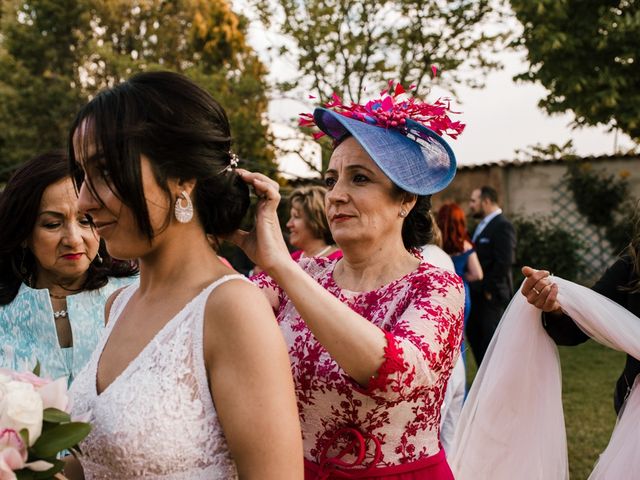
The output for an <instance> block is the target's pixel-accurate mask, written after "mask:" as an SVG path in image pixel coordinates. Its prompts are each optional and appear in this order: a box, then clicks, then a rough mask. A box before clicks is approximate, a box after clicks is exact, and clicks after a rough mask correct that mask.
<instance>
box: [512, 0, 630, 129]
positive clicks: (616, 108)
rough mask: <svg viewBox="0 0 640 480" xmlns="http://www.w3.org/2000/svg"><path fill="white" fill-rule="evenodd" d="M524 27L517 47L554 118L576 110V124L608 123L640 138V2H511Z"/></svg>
mask: <svg viewBox="0 0 640 480" xmlns="http://www.w3.org/2000/svg"><path fill="white" fill-rule="evenodd" d="M511 6H512V8H513V10H514V12H515V14H516V17H517V18H518V20H519V21H520V22H521V23H522V26H523V34H522V35H521V36H520V37H519V38H518V40H517V41H516V42H515V43H516V45H517V46H524V47H526V48H527V51H528V57H527V58H528V60H529V63H530V65H531V67H530V69H529V71H528V72H525V73H522V74H520V75H518V76H517V77H516V78H517V79H519V80H524V81H530V82H540V83H541V84H542V85H543V86H544V87H545V88H546V89H547V90H548V91H549V94H548V95H547V96H546V97H545V98H543V99H542V100H541V101H540V106H541V107H542V108H544V109H546V110H547V112H549V113H558V112H566V111H569V110H572V111H573V112H574V113H575V115H576V124H577V125H597V124H605V125H611V126H612V127H618V128H620V129H621V130H622V131H623V132H626V133H627V134H629V135H630V136H631V137H632V138H634V139H635V140H638V139H640V118H639V116H638V111H640V57H639V56H638V54H639V53H640V49H639V48H638V38H640V3H638V2H637V1H634V0H623V1H614V2H612V1H609V0H565V1H558V0H511Z"/></svg>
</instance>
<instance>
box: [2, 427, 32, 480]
mask: <svg viewBox="0 0 640 480" xmlns="http://www.w3.org/2000/svg"><path fill="white" fill-rule="evenodd" d="M26 461H27V446H26V445H25V444H24V442H23V441H22V438H21V437H20V435H18V433H17V432H16V431H15V430H12V429H10V428H5V429H3V430H0V480H15V478H16V475H15V473H13V472H14V471H15V470H19V469H21V468H24V466H25V462H26Z"/></svg>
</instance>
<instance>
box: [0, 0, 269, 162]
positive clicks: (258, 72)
mask: <svg viewBox="0 0 640 480" xmlns="http://www.w3.org/2000/svg"><path fill="white" fill-rule="evenodd" d="M3 1H5V2H6V3H3V10H2V17H1V20H0V21H1V23H0V35H1V36H0V158H1V159H3V160H2V161H4V162H5V170H9V169H11V168H13V166H15V165H17V164H19V163H20V162H22V161H25V160H26V159H28V158H29V157H30V156H32V155H33V154H35V153H37V152H39V151H41V150H43V149H47V148H51V147H54V146H64V143H65V141H66V134H67V128H68V125H69V123H70V121H71V119H72V118H73V115H74V113H75V112H76V111H77V110H78V108H79V107H80V106H81V105H82V104H83V103H84V102H86V100H87V99H88V98H90V97H91V96H92V95H95V93H96V92H97V91H99V90H101V89H102V88H105V87H108V86H112V85H114V84H116V83H117V82H120V81H122V80H124V79H126V78H128V77H129V76H131V75H132V74H133V73H136V72H139V71H144V70H149V69H168V70H173V71H178V72H182V73H184V74H186V75H188V76H190V77H191V78H193V79H195V80H196V81H197V82H198V83H199V84H200V85H201V86H203V87H204V88H206V89H207V90H209V91H210V92H211V93H212V95H213V96H214V97H215V98H216V99H217V100H218V101H219V102H220V103H221V104H222V105H223V106H224V107H225V109H226V110H227V113H228V114H229V118H230V122H231V126H232V134H233V135H234V138H235V144H234V150H235V151H236V153H238V154H239V155H240V157H241V158H242V159H243V160H245V162H244V163H243V165H244V166H246V167H249V168H253V169H257V170H260V171H262V172H265V173H268V174H274V173H275V171H276V167H275V164H274V161H273V158H274V153H273V148H272V147H271V139H270V136H269V133H268V125H267V122H266V118H265V112H266V108H267V98H266V93H265V90H266V83H265V74H266V69H265V67H264V65H263V64H262V63H261V62H260V61H259V60H258V58H257V56H256V55H255V53H254V52H253V50H252V49H251V48H250V47H249V46H248V44H247V42H246V35H245V32H246V28H247V21H246V20H245V19H244V18H243V17H239V16H237V15H236V14H235V13H234V12H233V11H232V10H231V8H230V6H229V4H228V2H227V1H226V0H173V1H165V0H133V1H131V0H29V1H26V0H3ZM1 168H2V166H1V164H0V169H1Z"/></svg>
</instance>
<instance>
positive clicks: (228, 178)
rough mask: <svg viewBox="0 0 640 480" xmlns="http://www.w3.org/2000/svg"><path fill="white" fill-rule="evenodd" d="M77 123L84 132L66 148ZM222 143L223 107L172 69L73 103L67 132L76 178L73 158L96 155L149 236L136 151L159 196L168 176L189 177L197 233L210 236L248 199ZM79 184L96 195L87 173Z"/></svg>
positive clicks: (235, 221)
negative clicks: (76, 108)
mask: <svg viewBox="0 0 640 480" xmlns="http://www.w3.org/2000/svg"><path fill="white" fill-rule="evenodd" d="M81 126H82V128H83V129H84V132H86V133H85V134H84V135H83V136H82V137H83V138H82V142H81V144H78V142H77V140H76V144H75V148H74V135H75V134H76V133H77V131H78V129H79V128H80V127H81ZM90 147H94V148H95V152H96V153H97V155H96V156H95V157H94V158H91V157H89V156H88V155H87V154H88V153H89V151H90V150H91V148H90ZM76 148H78V149H79V150H80V151H79V152H76V151H75V149H76ZM230 148H231V133H230V129H229V120H228V119H227V115H226V113H225V111H224V110H223V108H222V107H221V106H220V105H219V104H218V102H216V101H215V100H214V99H213V98H212V97H211V95H210V94H209V93H208V92H207V91H205V90H203V89H202V88H200V87H199V86H198V85H196V84H195V83H194V82H192V81H191V80H189V79H188V78H187V77H185V76H183V75H180V74H177V73H173V72H145V73H140V74H137V75H134V76H133V77H131V78H130V79H129V80H127V81H126V82H123V83H121V84H119V85H116V86H115V87H113V88H110V89H107V90H104V91H102V92H101V93H99V94H98V95H97V96H96V97H95V98H94V99H93V100H91V101H90V102H89V103H88V104H87V105H85V106H84V107H83V108H82V110H80V112H79V113H78V115H77V116H76V118H75V120H74V122H73V124H72V126H71V131H70V133H69V161H70V163H71V168H72V169H73V171H74V172H75V178H76V185H77V186H78V187H79V186H80V184H81V183H82V181H83V170H82V168H81V167H80V165H79V163H78V158H79V157H82V158H83V159H84V161H85V163H88V164H90V163H91V162H96V165H98V166H99V167H100V170H106V171H107V172H108V175H109V184H110V185H111V186H112V188H113V192H114V194H115V195H116V196H117V197H118V198H119V199H120V200H121V201H122V202H123V203H124V204H125V205H127V206H128V207H129V208H130V209H131V210H132V212H133V215H134V218H135V219H136V223H137V225H138V228H139V229H140V231H141V232H142V233H144V234H145V235H146V237H147V238H148V239H149V241H151V239H153V237H154V236H155V235H156V234H157V233H158V232H154V230H153V228H152V226H151V221H150V219H149V212H148V209H147V203H146V200H145V197H144V191H143V187H142V176H141V167H140V159H141V155H145V156H146V157H147V158H148V159H149V161H150V164H151V167H152V169H153V173H154V176H155V179H156V181H157V182H158V185H160V187H161V188H162V189H163V190H164V191H165V193H166V195H167V198H170V197H171V192H170V191H169V187H168V183H167V181H168V179H178V180H191V179H195V180H196V186H195V190H194V195H192V198H193V204H194V209H195V210H196V212H197V214H198V217H199V219H200V222H201V223H202V226H203V227H204V230H205V233H207V234H210V235H214V236H218V235H225V234H229V233H231V232H233V231H234V230H236V229H237V228H238V227H239V226H240V222H241V221H242V218H243V217H244V215H245V213H246V211H247V209H248V207H249V188H248V186H247V185H246V184H245V183H244V182H243V181H242V179H241V178H240V176H239V175H238V174H237V173H236V172H235V171H234V170H233V169H232V168H230V163H231V161H232V154H231V152H230ZM85 167H86V165H85ZM87 186H88V187H89V189H90V190H91V191H92V193H93V194H94V196H95V198H96V199H97V201H98V202H101V203H102V200H101V199H100V198H99V197H98V196H97V195H95V190H94V189H93V187H92V185H91V182H90V181H88V185H87ZM170 215H171V213H169V214H168V215H167V218H166V222H165V227H166V225H168V224H169V222H170Z"/></svg>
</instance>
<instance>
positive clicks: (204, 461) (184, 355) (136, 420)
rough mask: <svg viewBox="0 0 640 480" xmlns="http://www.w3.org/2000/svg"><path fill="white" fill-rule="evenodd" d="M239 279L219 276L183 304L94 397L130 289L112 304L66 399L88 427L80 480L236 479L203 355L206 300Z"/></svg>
mask: <svg viewBox="0 0 640 480" xmlns="http://www.w3.org/2000/svg"><path fill="white" fill-rule="evenodd" d="M237 278H240V279H244V277H242V276H241V275H228V276H225V277H223V278H221V279H219V280H217V281H216V282H214V283H213V284H211V285H210V286H209V287H207V288H206V289H205V290H203V291H202V292H201V293H200V294H199V295H198V296H197V297H195V298H194V299H193V300H192V301H191V302H189V303H188V304H187V305H186V306H185V307H184V308H183V309H182V311H180V312H179V313H178V314H177V315H176V316H175V317H173V318H172V319H171V320H170V321H169V322H168V323H167V324H166V325H165V326H164V327H163V328H162V329H161V330H160V331H159V332H158V333H157V334H156V336H155V337H154V338H153V339H152V340H151V342H149V344H148V345H147V346H146V347H145V348H144V349H143V350H142V352H141V353H140V354H139V355H138V356H137V357H135V358H134V359H133V360H132V361H131V363H130V364H129V365H128V366H127V368H126V369H125V370H124V371H123V372H122V373H121V374H120V376H118V377H117V378H116V379H115V380H114V381H113V382H112V383H111V384H110V385H109V386H108V387H107V388H106V389H105V390H104V391H103V392H102V393H101V394H100V395H98V394H97V391H96V372H97V365H98V360H99V358H100V355H101V354H102V350H103V349H104V346H105V344H106V341H107V339H108V338H109V335H110V334H111V332H112V330H113V327H114V325H115V323H116V322H117V321H118V318H119V316H120V314H121V313H122V311H123V310H124V307H125V306H126V304H127V302H128V301H129V300H130V298H131V296H132V295H133V293H134V292H135V291H136V289H137V286H136V285H132V286H130V287H127V288H126V289H125V290H124V291H123V292H121V293H120V294H119V295H118V297H117V298H116V299H115V301H114V303H113V306H112V308H111V314H110V316H109V322H108V325H107V327H106V331H105V335H104V337H103V338H102V340H101V341H100V343H99V344H98V348H97V349H96V351H95V352H94V354H93V356H92V357H91V360H90V361H89V363H88V364H87V367H86V368H85V369H84V370H83V371H82V372H81V373H80V374H79V375H78V377H77V379H76V381H75V382H74V384H73V386H72V389H71V394H72V400H73V410H72V413H73V415H74V416H80V415H85V414H88V415H89V421H90V422H91V424H92V426H93V429H92V431H91V433H90V434H89V436H88V437H87V438H86V439H85V440H84V441H83V442H82V443H81V445H80V447H81V449H82V452H83V454H84V455H83V456H82V457H81V462H82V465H83V468H84V472H85V478H87V479H114V478H122V479H125V478H126V479H130V478H144V479H163V480H187V479H188V480H197V479H202V480H204V479H207V480H211V479H225V480H227V479H235V478H237V471H236V467H235V463H234V462H233V459H232V458H231V455H230V452H229V449H228V446H227V442H226V440H225V438H224V435H223V432H222V428H221V426H220V423H219V421H218V417H217V415H216V411H215V408H214V405H213V401H212V399H211V393H210V391H209V387H208V383H207V373H206V369H205V365H204V356H203V327H204V323H203V317H204V309H205V305H206V302H207V298H208V297H209V294H210V293H211V292H212V291H213V290H214V289H215V288H216V287H217V286H218V285H220V284H222V283H224V282H226V281H228V280H232V279H237Z"/></svg>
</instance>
